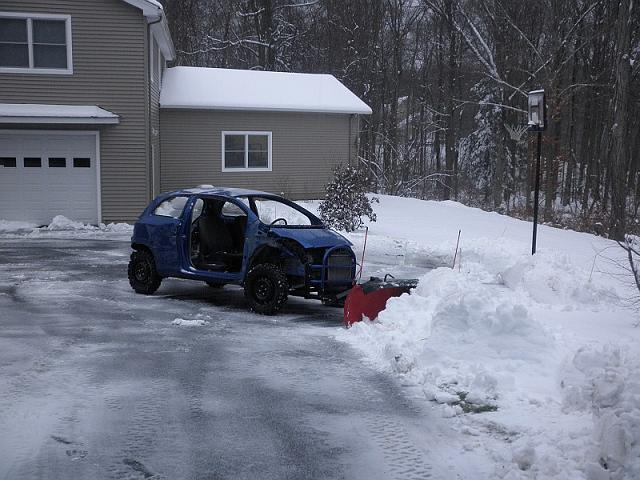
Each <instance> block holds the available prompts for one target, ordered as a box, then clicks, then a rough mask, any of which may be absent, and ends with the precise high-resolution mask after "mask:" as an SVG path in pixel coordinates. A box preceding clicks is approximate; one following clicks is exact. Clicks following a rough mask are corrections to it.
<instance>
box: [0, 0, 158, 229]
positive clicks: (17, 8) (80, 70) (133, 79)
mask: <svg viewBox="0 0 640 480" xmlns="http://www.w3.org/2000/svg"><path fill="white" fill-rule="evenodd" d="M0 11H2V12H21V13H52V14H67V15H71V25H72V36H73V75H41V74H29V73H22V74H6V73H0V103H46V104H69V105H98V106H100V107H102V108H104V109H106V110H109V111H111V112H114V113H116V114H118V115H119V116H120V124H119V125H115V126H108V127H102V128H100V155H101V159H100V160H101V184H102V192H101V193H102V218H103V221H105V222H110V221H116V220H117V221H132V220H135V219H136V218H137V216H138V215H139V214H140V212H141V211H142V209H143V208H144V207H145V205H146V203H147V201H148V199H149V196H150V191H149V185H150V181H149V175H150V172H149V169H150V166H149V161H148V159H149V120H148V114H147V112H148V108H149V107H148V106H149V90H148V87H147V73H148V64H149V62H148V60H147V58H148V57H147V56H146V49H147V42H148V28H147V25H146V22H145V19H144V17H143V15H142V13H141V11H140V10H138V9H136V8H134V7H132V6H130V5H127V4H126V3H124V2H122V1H121V0H55V1H54V0H0ZM52 128H55V127H52Z"/></svg>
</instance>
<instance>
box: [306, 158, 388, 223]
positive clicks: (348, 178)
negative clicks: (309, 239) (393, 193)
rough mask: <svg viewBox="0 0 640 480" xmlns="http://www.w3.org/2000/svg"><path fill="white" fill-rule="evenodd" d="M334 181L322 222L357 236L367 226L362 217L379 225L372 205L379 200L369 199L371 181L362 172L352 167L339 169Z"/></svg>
mask: <svg viewBox="0 0 640 480" xmlns="http://www.w3.org/2000/svg"><path fill="white" fill-rule="evenodd" d="M333 175H334V178H333V180H332V181H331V182H329V183H328V184H327V193H326V196H325V199H324V200H323V201H322V203H320V207H319V209H318V210H319V212H320V218H322V221H323V222H324V223H325V224H327V225H329V226H331V227H333V228H336V229H338V230H345V231H347V232H353V231H354V230H356V229H358V228H360V227H361V226H362V225H363V223H364V222H363V220H362V217H363V216H366V217H368V218H369V221H371V222H375V221H376V214H375V213H374V211H373V207H372V205H371V204H372V203H378V199H377V198H376V197H367V195H366V192H367V186H368V184H369V179H368V178H367V176H366V174H365V173H364V172H363V171H362V170H358V169H357V168H355V167H352V166H349V165H348V166H342V165H338V166H337V167H336V168H335V169H334V171H333Z"/></svg>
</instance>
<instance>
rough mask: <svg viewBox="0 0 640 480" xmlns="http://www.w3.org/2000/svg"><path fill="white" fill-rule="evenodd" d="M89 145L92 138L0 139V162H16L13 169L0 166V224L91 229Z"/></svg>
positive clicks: (93, 193) (94, 200) (94, 218)
mask: <svg viewBox="0 0 640 480" xmlns="http://www.w3.org/2000/svg"><path fill="white" fill-rule="evenodd" d="M95 141H96V137H95V135H93V134H90V135H87V134H76V133H72V134H26V133H13V134H9V133H0V158H3V157H11V158H16V167H15V168H6V167H2V166H0V219H6V220H24V221H30V222H34V223H38V224H47V223H49V222H50V221H51V219H52V218H53V217H54V216H56V215H64V216H66V217H69V218H71V219H74V220H80V221H83V222H89V223H97V222H98V193H97V172H96V158H95V151H96V145H95ZM37 159H40V162H38V161H37ZM74 159H82V160H81V161H80V162H79V163H78V162H74ZM87 160H88V165H89V166H88V167H83V166H78V165H86V164H87ZM29 164H31V165H38V164H39V165H40V166H31V167H29V166H27V165H29ZM50 165H51V166H50Z"/></svg>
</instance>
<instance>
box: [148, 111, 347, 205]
mask: <svg viewBox="0 0 640 480" xmlns="http://www.w3.org/2000/svg"><path fill="white" fill-rule="evenodd" d="M349 120H350V118H349V115H338V114H319V113H285V112H231V111H213V110H179V109H162V110H161V111H160V129H161V131H162V136H161V151H162V162H161V183H160V185H161V189H162V191H170V190H175V189H178V188H183V187H192V186H195V185H200V184H213V185H217V186H229V187H242V188H254V189H258V190H266V191H268V192H273V193H278V194H283V195H284V196H286V197H288V198H291V199H311V198H321V197H322V196H323V195H324V188H325V185H326V183H327V181H328V180H329V179H330V178H331V172H332V169H333V167H334V166H335V165H336V164H339V163H348V162H349V151H350V150H351V154H352V158H353V155H354V153H355V145H354V140H355V130H356V126H357V121H355V120H352V132H351V133H352V135H351V138H349ZM227 130H241V131H270V132H272V145H273V150H272V171H271V172H251V171H242V172H222V151H221V149H222V146H221V141H222V131H227ZM350 143H351V149H350V148H349V145H350Z"/></svg>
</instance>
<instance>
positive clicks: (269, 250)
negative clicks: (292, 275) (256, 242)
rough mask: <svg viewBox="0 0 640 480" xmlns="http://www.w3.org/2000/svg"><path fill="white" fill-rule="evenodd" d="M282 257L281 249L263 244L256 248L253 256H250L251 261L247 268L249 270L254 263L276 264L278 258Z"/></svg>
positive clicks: (278, 260) (278, 261)
mask: <svg viewBox="0 0 640 480" xmlns="http://www.w3.org/2000/svg"><path fill="white" fill-rule="evenodd" d="M281 259H282V250H281V249H279V248H276V247H272V246H265V247H262V248H261V249H260V250H258V251H257V252H256V253H255V254H254V255H253V257H251V262H250V263H249V265H248V268H247V270H250V269H251V268H253V267H254V266H256V265H259V264H261V263H271V264H274V265H278V264H279V263H280V260H281Z"/></svg>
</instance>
